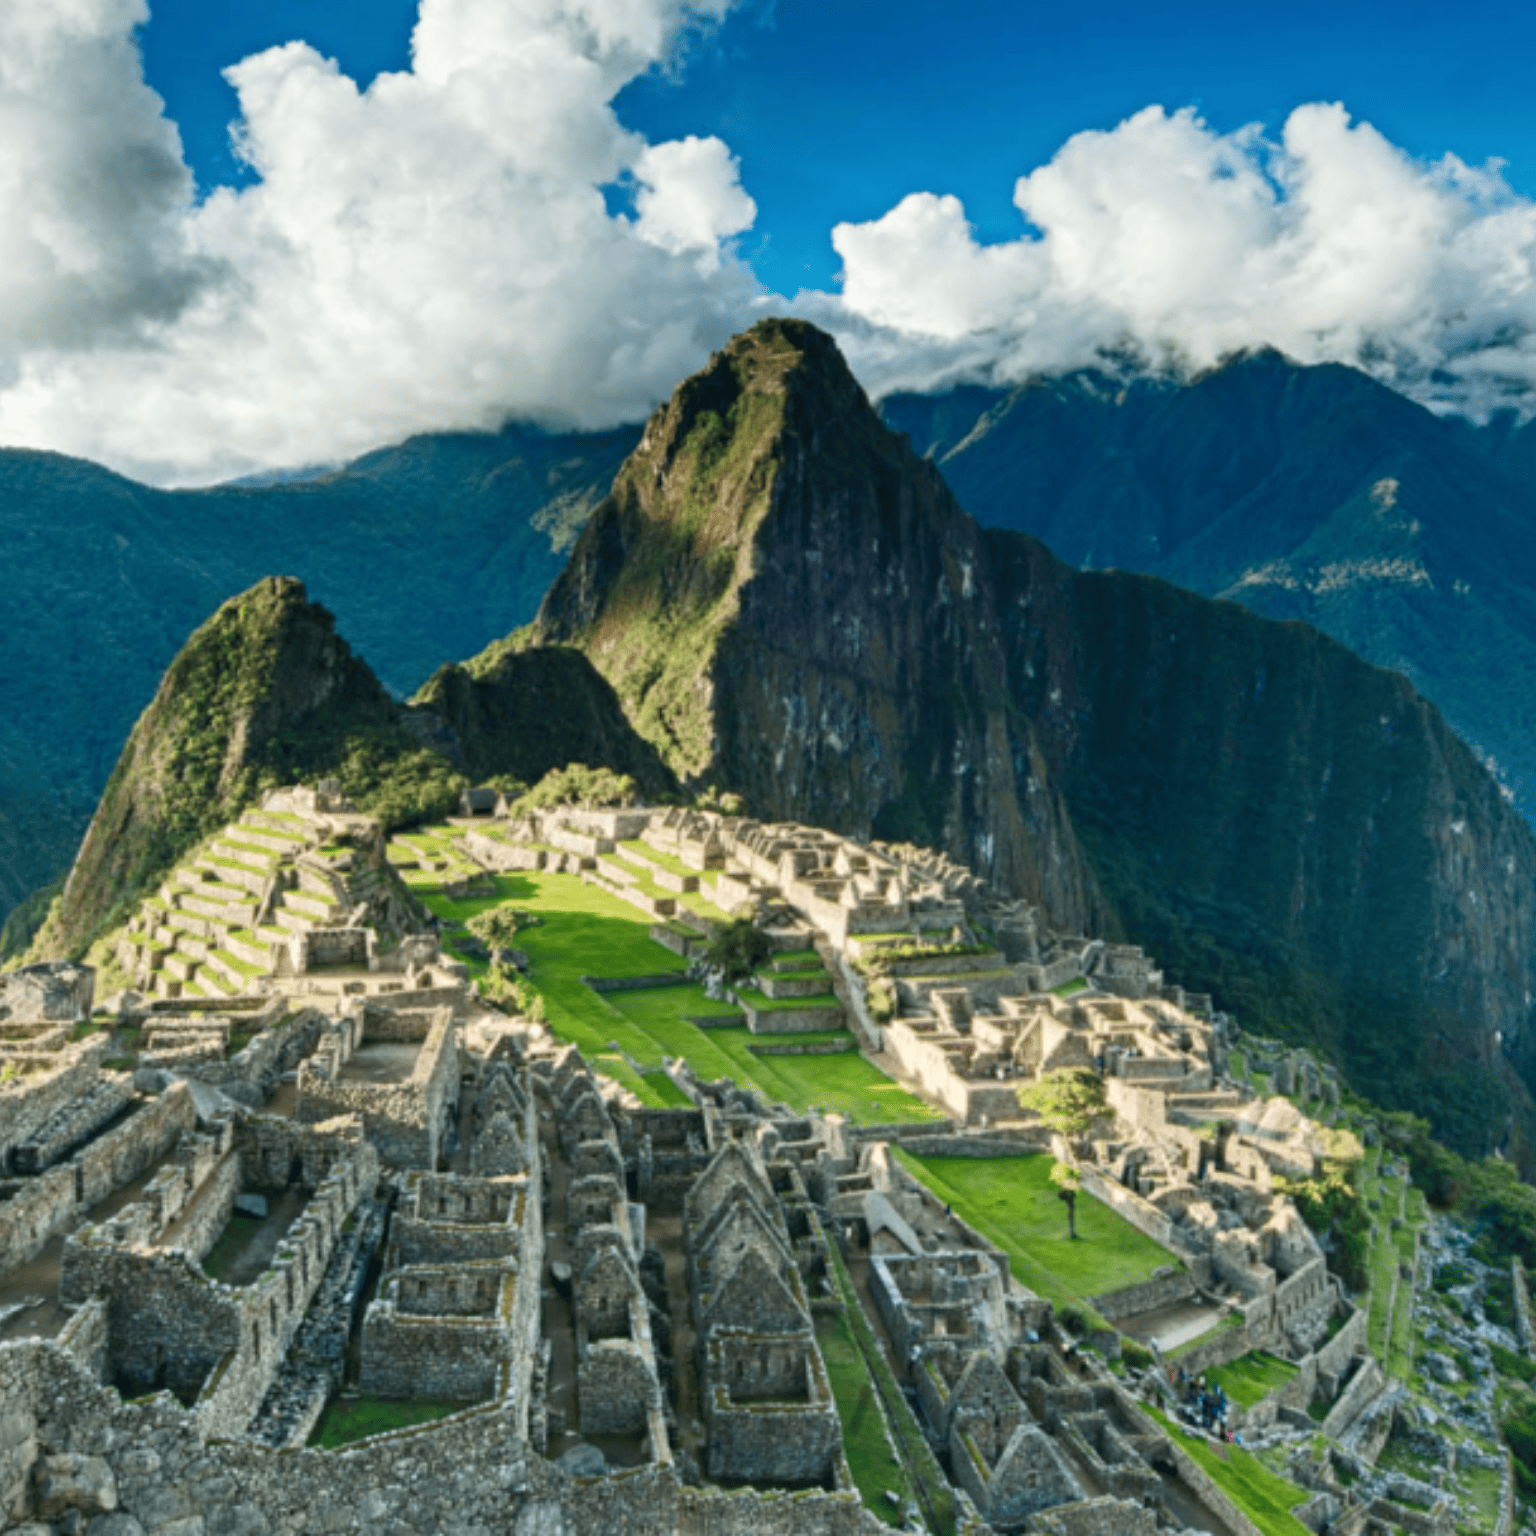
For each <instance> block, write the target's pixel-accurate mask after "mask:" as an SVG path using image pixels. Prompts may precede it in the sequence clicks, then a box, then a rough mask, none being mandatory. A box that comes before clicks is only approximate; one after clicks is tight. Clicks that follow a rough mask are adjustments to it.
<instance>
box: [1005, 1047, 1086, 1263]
mask: <svg viewBox="0 0 1536 1536" xmlns="http://www.w3.org/2000/svg"><path fill="white" fill-rule="evenodd" d="M1019 1105H1020V1107H1021V1108H1022V1109H1027V1110H1031V1111H1032V1112H1033V1113H1034V1114H1036V1115H1038V1116H1039V1118H1040V1121H1041V1123H1042V1124H1044V1125H1045V1126H1047V1127H1048V1128H1049V1129H1050V1130H1053V1131H1055V1132H1056V1134H1057V1135H1058V1136H1060V1137H1061V1138H1062V1139H1063V1140H1064V1141H1065V1142H1066V1144H1067V1157H1068V1159H1069V1160H1068V1161H1058V1162H1056V1163H1054V1164H1053V1165H1052V1167H1051V1183H1053V1184H1054V1185H1055V1186H1056V1193H1057V1195H1058V1196H1059V1197H1060V1198H1061V1200H1062V1201H1063V1202H1064V1203H1065V1204H1066V1207H1067V1233H1068V1236H1070V1237H1073V1238H1075V1237H1076V1236H1077V1194H1078V1191H1079V1190H1080V1189H1081V1188H1082V1177H1081V1175H1080V1174H1079V1173H1078V1170H1077V1164H1076V1158H1077V1155H1078V1145H1079V1143H1080V1142H1081V1141H1082V1139H1083V1137H1084V1136H1086V1135H1087V1134H1088V1132H1089V1130H1090V1129H1091V1128H1092V1126H1093V1122H1094V1121H1095V1120H1096V1119H1098V1117H1099V1116H1100V1115H1101V1114H1103V1113H1104V1082H1103V1079H1102V1078H1100V1076H1099V1074H1098V1073H1097V1072H1094V1071H1092V1070H1091V1069H1089V1068H1088V1067H1061V1068H1058V1069H1057V1070H1056V1071H1054V1072H1047V1073H1046V1074H1045V1075H1044V1076H1043V1077H1039V1078H1037V1079H1036V1080H1035V1081H1034V1082H1032V1083H1025V1084H1024V1086H1023V1087H1022V1088H1020V1089H1019Z"/></svg>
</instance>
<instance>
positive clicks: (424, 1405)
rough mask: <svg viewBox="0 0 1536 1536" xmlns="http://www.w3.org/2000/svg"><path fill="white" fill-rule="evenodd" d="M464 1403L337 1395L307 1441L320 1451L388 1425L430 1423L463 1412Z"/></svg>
mask: <svg viewBox="0 0 1536 1536" xmlns="http://www.w3.org/2000/svg"><path fill="white" fill-rule="evenodd" d="M468 1406H469V1405H468V1404H467V1403H436V1402H427V1401H415V1400H412V1401H408V1402H400V1401H397V1400H395V1399H393V1398H387V1397H346V1398H343V1397H338V1398H335V1399H333V1400H332V1402H331V1405H330V1406H329V1407H328V1408H327V1409H326V1410H325V1412H324V1413H323V1414H322V1415H321V1416H320V1422H319V1424H317V1425H316V1426H315V1432H314V1434H313V1435H311V1436H310V1439H309V1443H310V1444H311V1445H312V1446H315V1447H316V1448H318V1449H319V1450H322V1451H334V1450H336V1449H337V1448H338V1447H340V1446H343V1445H351V1444H352V1442H353V1441H354V1440H366V1439H367V1438H368V1436H369V1435H382V1434H384V1433H385V1432H386V1431H388V1430H391V1429H409V1428H411V1427H412V1425H415V1424H431V1423H432V1422H433V1421H434V1420H436V1419H446V1418H447V1417H448V1415H449V1414H451V1413H459V1412H462V1411H463V1409H465V1408H466V1407H468Z"/></svg>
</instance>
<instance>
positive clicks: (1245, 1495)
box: [1143, 1408, 1307, 1536]
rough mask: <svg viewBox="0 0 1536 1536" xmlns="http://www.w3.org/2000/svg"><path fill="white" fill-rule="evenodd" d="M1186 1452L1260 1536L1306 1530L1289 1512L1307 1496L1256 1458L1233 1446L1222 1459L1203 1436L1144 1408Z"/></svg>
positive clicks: (1281, 1535) (1284, 1535) (1282, 1535)
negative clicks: (1254, 1526)
mask: <svg viewBox="0 0 1536 1536" xmlns="http://www.w3.org/2000/svg"><path fill="white" fill-rule="evenodd" d="M1143 1411H1144V1412H1146V1413H1149V1414H1150V1415H1151V1416H1152V1417H1153V1418H1154V1419H1156V1420H1157V1422H1158V1423H1159V1424H1160V1425H1161V1426H1162V1427H1163V1428H1164V1429H1165V1430H1167V1431H1168V1432H1169V1435H1170V1436H1171V1438H1172V1439H1173V1440H1174V1442H1175V1444H1177V1445H1179V1446H1180V1447H1182V1448H1183V1449H1184V1450H1185V1451H1187V1452H1188V1453H1189V1456H1190V1457H1191V1459H1192V1460H1193V1461H1194V1462H1195V1463H1196V1464H1197V1465H1198V1466H1199V1467H1200V1468H1201V1470H1202V1471H1203V1472H1205V1474H1206V1475H1207V1476H1208V1477H1209V1478H1210V1479H1211V1481H1212V1482H1213V1483H1215V1484H1216V1486H1217V1487H1218V1488H1220V1489H1221V1491H1222V1492H1223V1493H1225V1494H1226V1496H1227V1497H1228V1498H1229V1499H1231V1500H1232V1502H1233V1503H1234V1504H1236V1505H1237V1506H1238V1508H1239V1509H1241V1510H1242V1511H1243V1513H1244V1514H1246V1515H1247V1516H1248V1518H1249V1519H1250V1520H1252V1521H1253V1523H1254V1524H1255V1525H1256V1526H1258V1528H1259V1529H1260V1530H1261V1531H1263V1532H1264V1536H1303V1533H1304V1532H1306V1530H1307V1528H1306V1526H1304V1525H1303V1524H1302V1523H1301V1521H1300V1520H1298V1519H1297V1518H1296V1516H1295V1515H1293V1514H1292V1513H1291V1510H1292V1509H1293V1508H1295V1506H1296V1505H1298V1504H1300V1503H1301V1502H1302V1501H1303V1500H1304V1499H1305V1498H1306V1497H1307V1490H1306V1489H1305V1488H1298V1487H1297V1486H1296V1484H1295V1483H1293V1482H1291V1481H1290V1480H1289V1479H1288V1478H1284V1477H1281V1476H1280V1475H1279V1473H1277V1472H1271V1471H1270V1470H1269V1468H1268V1467H1266V1466H1265V1465H1264V1464H1263V1463H1262V1462H1261V1461H1259V1460H1258V1459H1257V1458H1256V1457H1254V1456H1251V1455H1250V1454H1249V1453H1248V1452H1247V1451H1244V1450H1240V1449H1239V1448H1238V1447H1237V1446H1235V1445H1229V1446H1225V1447H1223V1449H1224V1450H1225V1451H1226V1456H1225V1458H1223V1457H1221V1456H1218V1455H1217V1454H1216V1452H1215V1451H1214V1450H1212V1448H1211V1446H1210V1443H1209V1442H1208V1441H1207V1440H1206V1439H1205V1437H1204V1436H1203V1435H1191V1434H1188V1433H1186V1432H1185V1431H1184V1430H1182V1429H1180V1428H1179V1427H1178V1426H1176V1425H1175V1424H1174V1423H1173V1421H1172V1420H1171V1419H1170V1418H1169V1417H1168V1416H1167V1415H1166V1414H1165V1413H1162V1412H1160V1411H1159V1410H1158V1409H1156V1408H1144V1409H1143Z"/></svg>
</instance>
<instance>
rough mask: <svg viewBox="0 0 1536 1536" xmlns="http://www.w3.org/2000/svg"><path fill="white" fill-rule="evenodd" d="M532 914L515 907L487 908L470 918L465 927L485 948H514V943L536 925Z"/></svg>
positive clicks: (494, 949)
mask: <svg viewBox="0 0 1536 1536" xmlns="http://www.w3.org/2000/svg"><path fill="white" fill-rule="evenodd" d="M535 921H536V919H535V918H534V916H533V914H532V913H531V912H519V911H518V910H517V909H516V908H515V907H509V906H505V905H503V906H499V907H487V908H486V910H485V911H484V912H480V913H477V914H476V915H475V916H474V917H472V918H470V920H469V922H468V923H466V924H465V926H466V927H467V928H468V929H469V931H470V932H471V933H472V934H474V936H475V937H476V938H477V939H479V940H480V941H481V942H482V943H484V944H485V946H486V947H487V948H488V949H490V950H492V951H496V950H504V949H511V948H512V941H513V939H515V938H516V937H517V935H518V934H519V933H520V932H521V931H522V930H523V929H524V928H529V927H532V926H533V925H534V922H535Z"/></svg>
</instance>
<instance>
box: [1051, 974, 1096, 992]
mask: <svg viewBox="0 0 1536 1536" xmlns="http://www.w3.org/2000/svg"><path fill="white" fill-rule="evenodd" d="M1087 990H1088V983H1087V982H1086V981H1084V980H1083V978H1082V977H1081V976H1074V977H1073V978H1072V980H1071V981H1064V982H1062V984H1061V985H1060V986H1059V987H1052V988H1051V996H1052V997H1076V996H1077V994H1078V993H1079V992H1086V991H1087Z"/></svg>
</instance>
